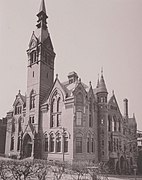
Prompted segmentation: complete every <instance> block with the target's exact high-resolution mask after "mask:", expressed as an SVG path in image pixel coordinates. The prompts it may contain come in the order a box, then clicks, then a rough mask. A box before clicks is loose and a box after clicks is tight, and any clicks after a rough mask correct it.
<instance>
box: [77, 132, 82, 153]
mask: <svg viewBox="0 0 142 180" xmlns="http://www.w3.org/2000/svg"><path fill="white" fill-rule="evenodd" d="M82 141H83V139H82V135H81V134H78V135H77V136H76V153H82V150H83V148H82V144H83V142H82Z"/></svg>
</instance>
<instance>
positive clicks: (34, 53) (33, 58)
mask: <svg viewBox="0 0 142 180" xmlns="http://www.w3.org/2000/svg"><path fill="white" fill-rule="evenodd" d="M36 59H37V58H36V51H35V50H34V51H32V52H31V54H30V62H31V64H33V63H34V62H36Z"/></svg>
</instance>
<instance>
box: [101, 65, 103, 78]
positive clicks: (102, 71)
mask: <svg viewBox="0 0 142 180" xmlns="http://www.w3.org/2000/svg"><path fill="white" fill-rule="evenodd" d="M101 76H103V67H101Z"/></svg>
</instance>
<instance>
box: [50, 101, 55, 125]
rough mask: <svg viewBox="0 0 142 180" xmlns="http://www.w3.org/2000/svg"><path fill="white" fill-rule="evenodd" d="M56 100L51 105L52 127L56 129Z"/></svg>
mask: <svg viewBox="0 0 142 180" xmlns="http://www.w3.org/2000/svg"><path fill="white" fill-rule="evenodd" d="M55 112H56V109H55V99H53V100H52V103H51V120H50V127H54V126H55Z"/></svg>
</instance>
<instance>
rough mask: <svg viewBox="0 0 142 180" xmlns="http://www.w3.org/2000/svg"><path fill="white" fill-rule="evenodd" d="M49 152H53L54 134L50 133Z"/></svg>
mask: <svg viewBox="0 0 142 180" xmlns="http://www.w3.org/2000/svg"><path fill="white" fill-rule="evenodd" d="M50 152H54V136H53V134H51V135H50Z"/></svg>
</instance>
